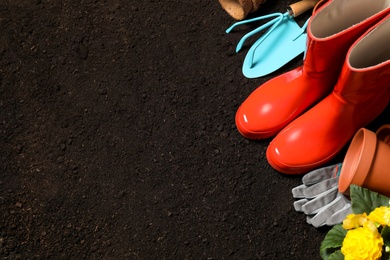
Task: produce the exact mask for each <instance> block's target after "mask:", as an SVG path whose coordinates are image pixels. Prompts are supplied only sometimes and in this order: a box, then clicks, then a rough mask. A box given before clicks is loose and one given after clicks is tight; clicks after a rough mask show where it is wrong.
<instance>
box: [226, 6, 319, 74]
mask: <svg viewBox="0 0 390 260" xmlns="http://www.w3.org/2000/svg"><path fill="white" fill-rule="evenodd" d="M318 1H319V0H302V1H300V2H297V3H294V4H291V5H290V6H289V7H288V8H287V11H286V12H285V13H272V14H268V15H264V16H260V17H256V18H253V19H250V20H245V21H240V22H237V23H235V24H233V25H232V26H231V27H229V28H228V29H227V30H226V32H227V33H229V32H231V31H232V30H233V28H235V27H236V26H237V25H241V24H246V23H251V22H255V21H260V20H265V19H270V18H273V19H272V20H270V21H268V22H267V23H265V24H263V25H262V26H260V27H258V28H256V29H255V30H253V31H251V32H249V33H247V34H246V35H244V36H243V37H242V38H241V40H240V41H239V42H238V44H237V47H236V52H239V51H240V50H241V48H242V47H243V45H244V42H245V41H246V40H247V39H248V38H249V37H251V36H253V35H255V34H256V33H259V32H261V31H263V30H264V29H267V28H268V27H270V28H269V29H268V30H267V31H266V32H265V33H264V34H263V35H262V36H261V37H260V38H259V39H258V40H257V41H256V42H255V43H254V44H253V45H252V47H251V48H250V49H249V51H248V53H247V55H246V57H245V60H244V63H243V67H242V72H243V74H244V76H245V77H247V78H257V77H262V76H265V75H267V74H269V73H272V72H274V71H276V70H277V69H279V68H281V67H282V66H283V65H285V64H287V63H288V62H289V61H291V60H292V59H294V58H295V57H297V56H298V55H300V54H302V53H303V52H304V50H305V44H306V33H305V30H306V27H307V22H308V20H307V21H306V23H305V24H304V26H303V27H302V28H301V27H299V25H298V24H297V23H296V22H295V20H294V18H295V17H297V16H298V15H300V14H302V13H303V12H305V11H307V10H309V9H311V8H313V7H314V6H315V5H316V3H317V2H318Z"/></svg>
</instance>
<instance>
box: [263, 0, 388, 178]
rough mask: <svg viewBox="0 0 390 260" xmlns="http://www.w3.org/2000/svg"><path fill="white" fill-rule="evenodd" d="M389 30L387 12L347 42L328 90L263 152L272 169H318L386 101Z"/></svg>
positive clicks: (304, 170)
mask: <svg viewBox="0 0 390 260" xmlns="http://www.w3.org/2000/svg"><path fill="white" fill-rule="evenodd" d="M341 1H343V2H346V0H341ZM334 2H336V1H334ZM353 2H360V4H362V2H363V1H359V0H354V1H353ZM369 2H370V3H379V2H380V1H374V2H371V1H369ZM382 4H385V2H383V1H382ZM350 5H351V4H350ZM386 5H387V6H390V2H389V1H387V2H386ZM362 6H364V9H366V8H367V6H366V5H362ZM386 11H387V12H389V11H390V8H389V7H387V8H386ZM354 16H356V13H354ZM389 32H390V14H389V15H387V17H385V18H384V19H382V20H381V21H379V22H378V23H377V24H376V25H374V26H372V27H371V28H370V29H368V30H367V31H366V32H365V33H364V34H363V35H361V36H360V37H359V38H358V39H357V40H356V41H355V42H354V43H353V44H352V46H351V47H350V48H349V51H348V53H347V55H346V57H345V59H344V60H345V62H344V65H343V67H342V70H341V73H340V75H339V78H338V81H337V83H336V85H335V87H334V88H333V91H332V92H331V93H330V94H329V95H327V96H326V97H325V98H324V99H323V100H322V101H320V102H319V103H317V104H316V105H315V106H314V107H312V108H311V109H310V110H308V111H307V112H305V113H304V114H303V115H301V116H300V117H298V118H297V119H295V120H294V121H293V122H292V123H290V124H289V125H288V126H286V127H285V128H284V129H283V130H282V131H281V132H280V133H279V134H278V135H277V136H276V137H275V138H274V139H273V141H272V142H271V143H270V145H269V146H268V148H267V153H266V156H267V160H268V162H269V163H270V164H271V166H272V167H274V168H275V169H277V170H278V171H280V172H283V173H288V174H296V173H305V172H308V171H310V170H312V169H314V168H318V167H320V166H321V165H323V164H325V163H326V162H328V161H329V160H331V159H332V158H334V156H336V155H337V154H338V152H339V151H340V150H341V149H342V148H343V147H344V145H345V144H346V143H347V142H348V141H350V140H351V139H352V137H353V136H354V135H355V133H356V132H357V131H358V130H359V129H360V128H361V127H363V126H365V125H367V124H368V123H370V122H371V121H372V120H374V119H375V118H376V117H377V116H378V115H379V114H381V113H382V111H383V110H384V109H385V108H386V106H387V105H388V103H389V100H390V48H389V47H388V46H389V44H390V34H389ZM331 69H332V68H331V67H330V68H328V70H331ZM315 87H316V86H315V85H312V86H311V88H315ZM284 106H286V104H284ZM389 167H390V165H389Z"/></svg>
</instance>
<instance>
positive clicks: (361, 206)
mask: <svg viewBox="0 0 390 260" xmlns="http://www.w3.org/2000/svg"><path fill="white" fill-rule="evenodd" d="M350 196H351V206H352V211H353V213H355V214H362V213H364V212H366V213H367V214H369V213H370V212H371V211H373V210H374V209H375V208H377V207H380V206H390V204H389V202H390V198H388V197H386V196H383V195H380V194H378V193H376V192H373V191H370V190H368V189H365V188H363V187H359V186H356V185H353V184H352V185H351V186H350Z"/></svg>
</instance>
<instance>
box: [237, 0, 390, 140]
mask: <svg viewBox="0 0 390 260" xmlns="http://www.w3.org/2000/svg"><path fill="white" fill-rule="evenodd" d="M389 12H390V3H389V1H387V0H375V1H372V0H333V1H329V2H328V3H326V4H325V5H324V6H322V7H321V8H320V9H319V10H318V11H317V12H316V13H315V14H314V15H313V17H312V18H311V19H310V21H309V24H308V27H307V34H308V44H307V51H306V58H305V61H304V63H303V65H302V66H300V67H298V68H296V69H294V70H291V71H289V72H287V73H284V74H282V75H280V76H278V77H276V78H273V79H271V80H269V81H267V82H266V83H264V84H263V85H261V86H260V87H258V88H257V89H256V90H255V91H254V92H252V93H251V94H250V95H249V97H248V98H247V99H246V100H245V101H244V102H243V103H242V105H241V106H240V108H239V109H238V111H237V113H236V119H235V121H236V126H237V128H238V131H239V132H240V133H241V134H242V135H243V136H244V137H246V138H249V139H263V138H268V137H271V136H274V135H276V134H277V133H278V132H280V131H281V130H282V129H283V128H284V127H285V126H286V125H287V124H289V123H290V122H291V121H293V120H294V119H295V118H297V117H298V116H299V115H300V114H302V113H303V112H304V111H306V110H307V109H308V108H309V107H311V106H312V105H314V104H315V103H317V102H318V101H319V100H321V99H323V98H324V97H325V96H326V95H328V94H329V93H330V92H331V91H332V89H333V87H334V85H335V84H336V82H337V78H338V75H339V74H340V70H341V67H342V65H343V61H344V59H345V55H346V53H347V51H348V49H349V47H350V46H351V45H352V43H353V42H354V41H355V40H356V39H357V38H358V37H359V36H360V35H362V34H363V33H364V32H365V31H366V30H367V29H368V28H370V27H371V26H373V25H374V24H375V23H376V22H378V21H379V20H380V19H382V18H383V17H384V16H386V14H387V13H389Z"/></svg>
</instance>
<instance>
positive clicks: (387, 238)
mask: <svg viewBox="0 0 390 260" xmlns="http://www.w3.org/2000/svg"><path fill="white" fill-rule="evenodd" d="M381 236H382V238H383V243H384V244H385V246H390V227H389V226H385V227H384V228H383V229H382V231H381Z"/></svg>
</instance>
